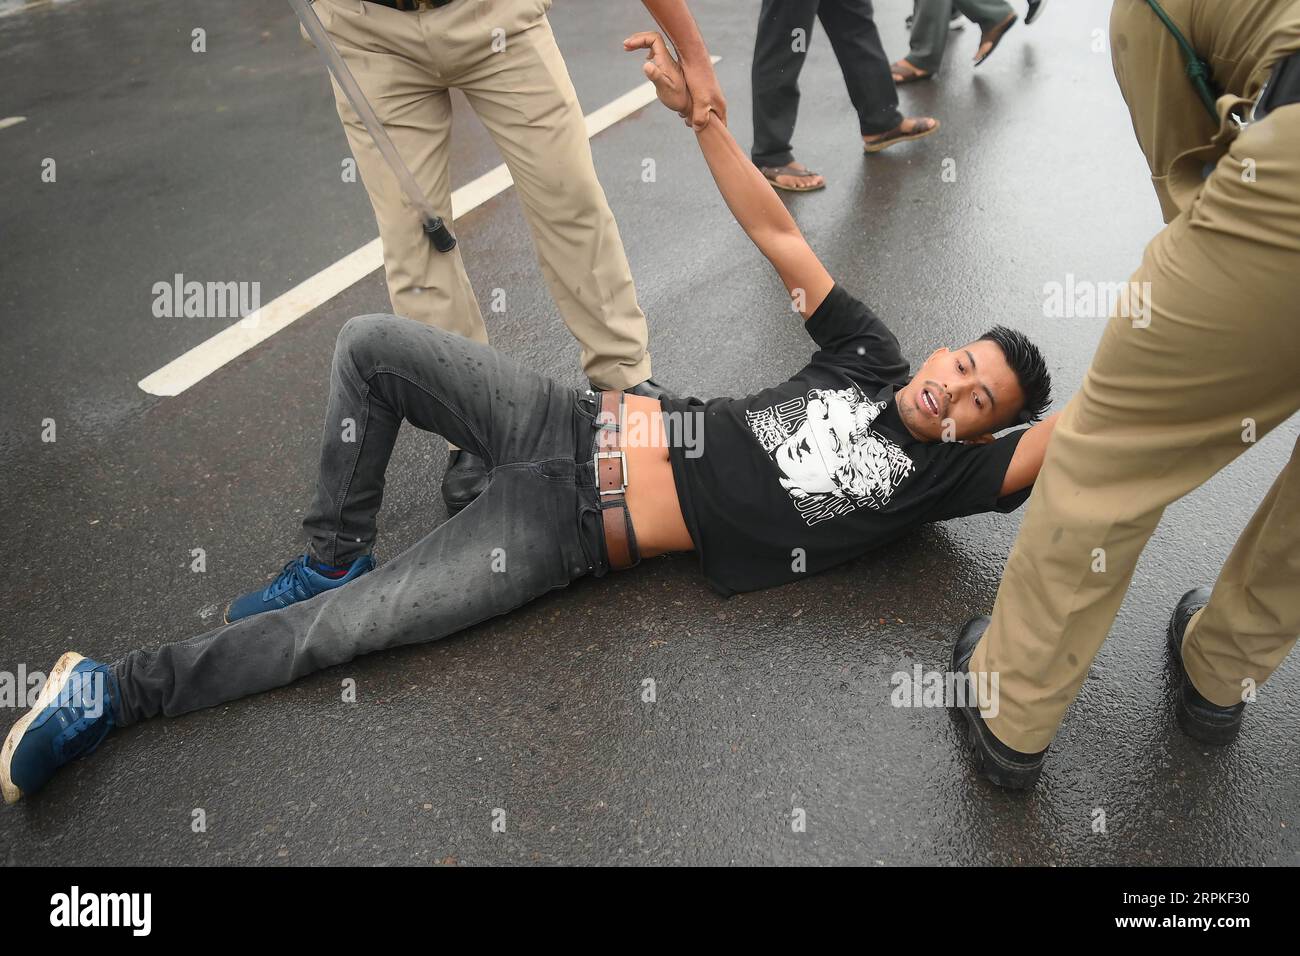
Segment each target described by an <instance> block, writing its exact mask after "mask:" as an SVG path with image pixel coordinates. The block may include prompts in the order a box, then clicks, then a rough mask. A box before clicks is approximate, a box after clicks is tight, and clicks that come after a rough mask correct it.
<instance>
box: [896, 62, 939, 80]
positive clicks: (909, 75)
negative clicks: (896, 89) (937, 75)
mask: <svg viewBox="0 0 1300 956" xmlns="http://www.w3.org/2000/svg"><path fill="white" fill-rule="evenodd" d="M889 72H890V75H891V76H893V78H894V85H895V86H903V85H905V84H907V83H916V82H918V81H919V80H929V79H933V77H934V74H933V73H930V72H928V71H926V70H919V69H917V68H916V67H915V66H914V65H913V64H912V62H911V61H910V60H899V61H898V62H897V63H892V64H890V67H889Z"/></svg>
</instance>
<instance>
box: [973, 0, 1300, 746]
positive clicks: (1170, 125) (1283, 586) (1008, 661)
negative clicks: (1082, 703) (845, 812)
mask: <svg viewBox="0 0 1300 956" xmlns="http://www.w3.org/2000/svg"><path fill="white" fill-rule="evenodd" d="M1164 5H1165V7H1166V9H1167V10H1168V11H1169V13H1170V15H1171V16H1172V17H1174V18H1175V20H1176V22H1179V24H1180V26H1182V27H1183V29H1184V32H1185V33H1186V34H1188V35H1189V37H1190V39H1191V40H1192V42H1193V43H1194V44H1195V45H1196V46H1197V49H1198V51H1199V52H1202V54H1203V55H1206V51H1207V49H1208V55H1206V58H1207V59H1209V60H1210V61H1211V62H1212V63H1213V64H1214V68H1215V76H1216V79H1217V80H1219V81H1220V82H1221V83H1222V82H1223V78H1224V77H1237V78H1238V79H1240V81H1241V85H1240V86H1238V87H1235V88H1233V87H1227V89H1228V90H1229V91H1230V93H1229V95H1225V96H1223V97H1221V98H1220V99H1219V103H1218V106H1219V113H1220V123H1219V128H1218V131H1217V132H1216V131H1215V129H1214V126H1213V124H1212V123H1211V122H1210V119H1209V117H1208V115H1207V114H1206V113H1205V112H1204V110H1203V108H1202V107H1201V106H1200V103H1199V101H1198V100H1197V99H1196V98H1195V94H1194V93H1193V92H1192V87H1191V84H1190V83H1189V81H1188V79H1187V76H1186V74H1185V73H1184V67H1183V61H1182V58H1181V57H1180V56H1179V52H1178V49H1177V47H1176V46H1175V43H1174V40H1173V38H1172V37H1171V36H1170V35H1169V33H1168V32H1167V31H1166V30H1165V29H1164V27H1163V26H1162V25H1161V24H1160V23H1159V21H1158V20H1156V18H1155V17H1154V15H1153V14H1152V13H1151V11H1150V9H1149V8H1148V7H1147V5H1146V3H1144V2H1141V0H1116V3H1115V6H1114V8H1113V11H1112V20H1111V43H1112V49H1113V50H1114V58H1115V68H1116V75H1117V77H1118V78H1119V81H1120V86H1121V88H1122V90H1123V91H1124V94H1125V98H1126V99H1127V100H1128V103H1129V106H1130V109H1131V111H1132V114H1133V120H1134V127H1135V130H1136V131H1137V134H1138V138H1139V142H1140V143H1141V145H1142V147H1143V149H1144V151H1145V152H1146V154H1147V156H1148V159H1150V160H1151V161H1152V175H1153V178H1154V179H1155V182H1156V186H1157V192H1158V193H1159V195H1160V199H1161V203H1162V206H1163V207H1164V209H1165V211H1166V217H1167V219H1171V220H1172V221H1169V224H1168V225H1167V226H1166V227H1165V229H1164V230H1162V231H1161V232H1160V233H1159V234H1158V235H1157V236H1156V237H1155V238H1154V239H1153V240H1152V241H1151V243H1150V244H1149V245H1148V246H1147V248H1146V251H1145V253H1144V255H1143V258H1142V264H1141V266H1140V267H1139V269H1138V270H1137V272H1136V273H1135V274H1134V275H1133V277H1132V283H1134V285H1131V286H1130V287H1129V288H1130V290H1131V291H1130V292H1129V294H1128V296H1127V299H1125V300H1122V301H1123V304H1124V305H1125V306H1126V309H1124V308H1117V309H1116V313H1115V314H1114V315H1112V317H1111V319H1110V322H1109V325H1108V326H1107V329H1106V331H1105V334H1104V335H1103V338H1102V341H1101V344H1100V346H1099V347H1098V349H1097V354H1096V355H1095V357H1094V358H1093V362H1092V366H1091V368H1090V369H1089V370H1088V373H1087V375H1086V377H1085V379H1084V382H1083V387H1082V389H1081V390H1080V391H1079V393H1078V394H1076V395H1075V396H1074V398H1073V399H1072V400H1071V401H1070V403H1069V404H1068V406H1067V407H1066V408H1065V410H1064V412H1063V413H1062V415H1061V418H1060V420H1059V422H1058V424H1057V426H1056V431H1055V434H1054V436H1053V438H1052V442H1051V445H1050V446H1049V448H1048V452H1047V457H1046V460H1045V462H1044V466H1043V471H1042V473H1041V475H1040V476H1039V478H1038V481H1037V483H1036V485H1035V488H1034V492H1033V495H1032V496H1031V498H1030V502H1029V506H1028V510H1027V512H1026V515H1025V519H1024V523H1023V525H1022V527H1021V530H1020V535H1019V537H1018V539H1017V541H1016V544H1015V547H1014V549H1013V551H1012V554H1011V557H1010V559H1009V561H1008V563H1007V567H1006V572H1005V574H1004V576H1003V579H1002V584H1001V587H1000V589H999V591H998V597H997V602H996V605H995V607H994V610H993V619H992V622H991V624H990V626H989V628H988V630H987V631H986V632H985V634H984V637H983V639H982V640H981V642H980V644H979V646H978V647H977V649H976V651H975V654H974V657H973V658H972V661H971V667H970V669H971V670H972V671H973V672H996V673H998V674H999V701H998V703H999V708H1000V709H999V712H998V713H997V715H996V716H995V717H990V718H989V719H988V726H989V728H990V729H991V730H992V731H993V733H994V734H995V735H996V736H997V737H998V739H999V740H1001V741H1002V742H1003V743H1005V744H1007V745H1008V746H1010V747H1013V748H1015V749H1016V750H1019V751H1022V752H1025V753H1034V752H1037V751H1040V750H1042V749H1044V748H1045V747H1047V745H1048V744H1049V743H1050V742H1051V741H1052V738H1053V737H1054V736H1055V734H1056V730H1057V727H1058V725H1059V724H1060V721H1061V719H1062V717H1063V716H1064V714H1065V711H1066V709H1067V708H1068V707H1069V705H1070V702H1071V701H1072V700H1073V699H1074V697H1075V695H1076V694H1077V692H1078V690H1079V687H1080V685H1081V684H1082V682H1083V680H1084V678H1085V676H1086V674H1087V671H1088V667H1089V665H1090V664H1091V662H1092V660H1093V657H1094V656H1095V655H1096V653H1097V650H1098V649H1099V648H1100V647H1101V643H1102V641H1103V640H1105V638H1106V636H1107V633H1108V631H1109V630H1110V627H1111V624H1112V623H1113V621H1114V618H1115V614H1116V612H1117V611H1118V609H1119V605H1120V603H1121V601H1122V600H1123V598H1124V594H1125V592H1126V591H1127V589H1128V584H1129V581H1130V579H1131V577H1132V574H1133V569H1134V566H1135V564H1136V562H1137V559H1138V556H1139V555H1140V554H1141V552H1142V549H1143V548H1144V546H1145V545H1146V543H1147V539H1148V538H1149V537H1150V536H1151V534H1152V532H1153V531H1154V530H1155V527H1156V525H1157V523H1158V522H1159V521H1160V517H1161V514H1162V513H1163V511H1164V509H1165V507H1166V506H1167V505H1169V504H1170V503H1171V502H1173V501H1175V500H1177V499H1179V498H1181V497H1182V496H1183V495H1186V494H1187V493H1188V492H1190V491H1192V490H1193V489H1195V488H1196V487H1198V486H1199V485H1201V484H1202V483H1203V482H1205V481H1206V480H1207V479H1208V478H1210V477H1211V476H1212V475H1214V474H1215V473H1216V472H1218V471H1219V470H1220V469H1222V468H1223V467H1224V466H1225V465H1227V464H1228V463H1229V462H1231V461H1232V460H1233V459H1235V458H1236V457H1237V456H1238V455H1241V454H1242V453H1244V452H1247V451H1249V450H1250V448H1251V447H1252V445H1253V443H1254V440H1255V439H1257V438H1260V437H1262V436H1264V435H1265V434H1267V433H1268V432H1269V431H1270V430H1271V429H1273V428H1275V427H1277V426H1278V425H1280V424H1282V423H1283V422H1285V421H1286V420H1287V418H1288V417H1289V416H1290V415H1292V414H1293V413H1294V412H1295V411H1296V410H1297V409H1298V408H1300V104H1297V105H1291V106H1286V107H1282V108H1280V109H1277V110H1276V111H1274V112H1273V113H1271V114H1270V115H1268V116H1267V117H1266V118H1265V119H1263V120H1261V121H1260V122H1258V123H1257V124H1254V125H1251V126H1250V127H1248V128H1247V129H1246V130H1245V131H1244V132H1242V133H1240V134H1239V135H1238V134H1237V130H1236V126H1235V124H1234V123H1233V122H1232V120H1231V119H1230V118H1229V117H1228V116H1227V112H1228V110H1230V109H1234V108H1235V109H1238V110H1239V111H1240V107H1241V106H1242V105H1243V104H1245V105H1246V106H1247V107H1248V105H1249V104H1248V103H1247V102H1246V101H1245V100H1244V99H1242V98H1240V97H1238V96H1235V95H1231V91H1233V90H1234V89H1235V91H1236V92H1242V91H1247V90H1248V91H1249V92H1250V94H1251V95H1253V94H1254V93H1256V92H1258V86H1259V84H1260V83H1261V82H1262V80H1263V78H1264V77H1265V76H1266V75H1267V72H1268V67H1269V66H1271V64H1272V63H1273V62H1275V61H1276V60H1277V59H1279V58H1280V55H1281V53H1282V52H1286V51H1289V50H1294V49H1296V48H1297V45H1300V4H1287V3H1284V2H1279V0H1240V2H1234V3H1232V4H1226V3H1225V4H1220V3H1217V2H1216V0H1167V2H1166V3H1165V4H1164ZM1229 7H1231V8H1232V9H1231V12H1229V11H1228V10H1227V8H1229ZM1261 9H1263V10H1266V11H1267V12H1268V13H1269V14H1270V16H1268V17H1264V18H1260V17H1256V16H1255V15H1256V14H1257V13H1258V11H1259V10H1261ZM1283 13H1285V14H1286V16H1285V17H1282V16H1281V14H1283ZM1252 18H1254V22H1255V23H1256V24H1257V25H1259V27H1260V31H1261V35H1256V36H1245V35H1243V34H1242V32H1241V29H1240V27H1241V24H1242V23H1243V22H1244V23H1251V22H1252ZM1279 20H1285V22H1279ZM1237 49H1240V50H1241V51H1243V54H1242V55H1243V56H1246V55H1248V56H1252V57H1254V60H1253V61H1252V62H1245V61H1244V60H1243V61H1238V60H1236V59H1234V56H1233V54H1234V51H1235V50H1237ZM1198 111H1199V115H1198ZM1241 115H1243V116H1244V115H1245V112H1241ZM1210 137H1213V138H1214V142H1213V143H1211V142H1210ZM1189 151H1191V153H1190V154H1189ZM1215 158H1217V163H1216V164H1215V165H1214V166H1213V172H1212V173H1211V174H1210V175H1209V177H1208V178H1206V179H1203V180H1202V178H1201V177H1200V175H1197V177H1196V179H1195V188H1194V189H1193V188H1192V183H1191V180H1189V179H1187V177H1186V176H1185V175H1183V174H1184V173H1185V172H1186V168H1185V167H1186V166H1187V164H1188V163H1189V162H1190V161H1192V160H1195V161H1196V167H1197V169H1198V171H1199V169H1201V168H1203V166H1204V162H1205V161H1206V160H1207V159H1209V160H1214V159H1215ZM1144 307H1149V324H1148V323H1147V321H1146V319H1147V316H1146V314H1145V313H1144ZM1126 310H1127V312H1128V314H1127V315H1126V314H1124V312H1125V311H1126ZM1207 506H1209V507H1212V505H1210V504H1209V503H1207ZM1194 583H1195V582H1188V584H1189V585H1191V584H1194ZM1176 597H1177V595H1172V594H1171V595H1170V603H1171V605H1172V602H1173V599H1174V598H1176ZM1152 632H1153V635H1154V633H1158V632H1159V631H1158V628H1157V627H1155V626H1153V627H1152ZM1297 635H1300V446H1298V447H1297V448H1296V449H1295V450H1294V451H1293V454H1292V458H1291V462H1290V464H1289V465H1288V466H1287V467H1286V468H1285V469H1283V471H1282V473H1281V474H1280V475H1279V476H1278V478H1277V480H1276V482H1275V483H1274V484H1273V487H1272V489H1271V490H1270V491H1269V492H1268V494H1267V495H1266V496H1265V498H1264V501H1263V503H1262V504H1261V505H1260V507H1259V510H1258V511H1257V512H1256V514H1255V516H1254V518H1253V519H1252V520H1251V522H1250V524H1249V525H1248V526H1247V528H1246V530H1245V532H1244V533H1243V534H1242V536H1241V538H1240V540H1239V541H1238V542H1237V544H1236V546H1235V547H1234V549H1233V551H1232V554H1231V556H1230V557H1229V559H1228V562H1227V564H1226V565H1225V566H1224V568H1223V570H1222V572H1221V574H1220V576H1219V580H1218V582H1217V583H1216V585H1215V587H1214V591H1213V597H1212V598H1211V600H1210V603H1209V605H1208V606H1207V607H1206V608H1204V609H1203V610H1202V611H1201V612H1200V613H1198V614H1197V616H1196V617H1195V618H1194V619H1193V620H1192V622H1191V624H1190V627H1189V629H1188V633H1187V637H1186V641H1185V644H1184V650H1183V656H1184V660H1185V662H1186V667H1187V671H1188V674H1189V676H1190V678H1191V681H1192V683H1193V684H1194V685H1195V687H1196V689H1197V690H1198V691H1200V693H1201V694H1202V695H1203V696H1205V697H1206V698H1208V699H1209V700H1211V701H1212V702H1214V703H1216V704H1219V705H1224V706H1227V705H1231V704H1235V703H1238V702H1240V701H1241V700H1242V699H1243V688H1244V687H1248V686H1250V683H1249V682H1253V683H1254V684H1256V685H1258V684H1261V683H1263V682H1264V681H1265V680H1266V679H1267V678H1268V676H1269V675H1270V674H1271V673H1272V672H1273V671H1274V669H1275V668H1277V666H1278V665H1279V664H1280V663H1281V661H1282V660H1283V658H1284V657H1285V656H1286V654H1287V652H1288V651H1289V650H1290V649H1291V647H1292V645H1294V644H1295V642H1296V638H1297Z"/></svg>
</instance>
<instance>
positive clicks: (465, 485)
mask: <svg viewBox="0 0 1300 956" xmlns="http://www.w3.org/2000/svg"><path fill="white" fill-rule="evenodd" d="M487 486H488V473H487V465H485V464H484V463H483V459H482V458H480V457H479V456H478V455H472V454H470V453H469V452H467V451H466V450H465V449H463V448H454V449H452V450H451V452H450V453H449V454H448V455H447V471H446V473H445V474H444V475H443V476H442V500H443V501H445V502H447V512H448V513H449V514H453V515H454V514H455V513H456V512H458V511H460V510H461V509H462V508H464V507H465V506H466V505H467V504H469V503H470V502H471V501H473V500H474V499H475V498H477V497H478V496H479V495H481V494H483V492H484V490H485V489H486V488H487Z"/></svg>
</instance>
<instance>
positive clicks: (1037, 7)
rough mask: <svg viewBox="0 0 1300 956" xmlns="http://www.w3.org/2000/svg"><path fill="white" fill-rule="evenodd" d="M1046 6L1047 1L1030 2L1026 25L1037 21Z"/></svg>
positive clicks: (1033, 0)
mask: <svg viewBox="0 0 1300 956" xmlns="http://www.w3.org/2000/svg"><path fill="white" fill-rule="evenodd" d="M1045 6H1047V0H1029V12H1028V13H1026V14H1025V23H1026V24H1030V23H1033V22H1034V21H1035V20H1037V19H1038V17H1039V15H1040V14H1041V13H1042V12H1043V8H1044V7H1045Z"/></svg>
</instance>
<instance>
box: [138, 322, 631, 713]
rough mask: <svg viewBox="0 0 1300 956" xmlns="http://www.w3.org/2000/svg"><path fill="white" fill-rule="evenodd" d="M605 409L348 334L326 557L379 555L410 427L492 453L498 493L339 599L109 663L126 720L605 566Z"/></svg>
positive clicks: (532, 593) (488, 612)
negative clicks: (379, 518) (597, 451)
mask: <svg viewBox="0 0 1300 956" xmlns="http://www.w3.org/2000/svg"><path fill="white" fill-rule="evenodd" d="M595 415H596V406H595V399H594V397H593V396H592V395H591V394H590V393H587V392H577V391H575V390H573V389H570V388H564V387H562V386H560V385H558V384H557V383H555V382H553V381H551V380H550V379H548V378H545V377H544V376H541V375H538V374H536V373H534V372H530V371H528V370H526V369H524V368H522V367H520V366H519V365H517V364H515V363H514V362H512V361H510V360H509V359H507V358H506V357H505V356H503V355H502V354H501V353H500V352H497V351H496V350H495V349H493V348H491V347H489V346H486V345H481V344H479V343H477V342H473V341H470V340H469V339H465V338H462V337H461V336H459V335H455V334H452V333H450V332H444V331H442V330H440V329H436V328H433V327H431V326H427V325H423V324H421V323H419V322H414V321H411V320H410V319H399V318H396V317H394V316H391V315H372V316H364V317H361V318H356V319H352V320H351V321H350V322H348V323H347V325H345V326H344V327H343V330H342V331H341V332H340V333H339V337H338V343H337V345H336V347H335V351H334V364H333V368H332V370H331V374H330V396H329V403H328V407H327V410H326V415H325V430H324V434H323V436H322V439H321V460H320V476H319V480H318V483H317V489H316V497H315V501H314V503H313V505H312V507H311V509H310V511H309V512H308V514H307V517H306V519H305V520H304V521H303V526H304V528H305V530H306V532H307V535H308V537H309V539H310V545H309V547H310V550H311V553H312V554H313V556H315V557H316V558H317V559H319V560H322V561H326V562H330V563H340V564H341V563H347V562H350V561H352V560H353V559H355V558H356V557H358V556H360V555H362V554H365V553H368V552H369V551H370V549H371V547H372V546H373V544H374V540H375V516H376V514H377V513H378V511H379V506H380V502H381V499H382V497H383V491H384V472H385V470H386V469H387V467H388V459H389V456H390V454H391V453H392V450H393V444H394V441H395V440H396V438H397V430H398V428H399V427H400V426H401V424H402V422H403V421H408V422H410V423H411V424H412V425H415V426H416V427H417V428H421V429H424V430H426V431H431V432H435V433H437V434H439V435H442V436H444V437H445V438H448V439H450V440H451V441H453V442H455V443H456V444H457V445H459V446H460V447H462V448H465V449H467V450H469V451H472V452H473V453H475V454H477V455H481V456H482V457H483V458H484V460H485V461H486V462H487V465H488V467H489V468H490V469H491V470H492V471H491V481H490V483H489V485H488V488H487V490H486V491H485V492H484V493H483V494H482V495H481V496H480V497H479V498H478V499H476V500H475V501H474V502H473V503H472V504H470V505H469V507H467V508H466V509H465V510H464V511H462V512H460V514H458V515H456V516H455V517H454V518H452V519H450V520H449V521H446V522H444V523H443V524H442V525H440V526H439V527H437V528H436V529H434V530H433V531H432V532H430V533H429V534H428V535H426V536H425V537H424V538H423V539H421V540H420V541H419V542H418V543H417V544H416V545H414V546H413V547H412V548H410V549H409V550H407V551H405V552H404V553H402V554H400V555H398V556H397V557H395V558H393V559H392V560H391V561H389V562H388V563H386V564H384V565H382V566H381V567H379V568H377V569H376V570H374V571H371V572H370V573H369V574H366V575H363V576H362V577H360V578H357V579H356V580H355V581H352V582H350V583H348V584H345V585H344V586H343V587H340V588H337V589H335V590H333V591H326V592H325V593H324V594H320V595H317V596H316V597H314V598H312V599H311V600H309V601H302V602H299V603H298V604H293V605H290V606H289V607H287V608H284V609H282V610H278V611H269V612H267V613H264V614H258V615H255V616H253V617H248V618H244V619H242V620H239V621H235V622H234V623H233V624H226V625H223V626H221V627H218V628H216V629H214V630H211V631H208V632H207V633H205V634H200V635H198V636H196V637H192V638H190V639H189V640H186V641H180V642H177V643H174V644H165V645H163V646H162V647H160V648H157V649H156V650H137V651H132V652H131V653H129V654H128V655H127V656H126V657H125V658H123V659H122V660H120V661H118V662H117V663H116V664H114V665H113V671H114V674H115V676H116V677H117V680H118V686H119V687H120V694H119V700H117V701H115V704H116V706H115V708H114V710H115V716H116V717H117V719H118V722H119V724H129V723H133V722H135V721H137V720H140V719H142V718H145V717H152V716H154V715H156V714H159V713H162V714H166V715H167V716H173V715H175V714H183V713H187V712H188V711H191V710H198V709H200V708H203V707H211V706H214V705H216V704H220V703H224V702H225V701H229V700H234V699H236V698H239V697H244V696H246V695H248V694H255V693H257V692H259V691H265V690H269V689H271V688H273V687H280V686H282V685H284V684H287V683H289V682H290V681H293V680H296V679H298V678H299V677H302V676H303V675H305V674H309V673H311V672H313V671H318V670H321V669H322V668H325V667H331V666H333V665H335V664H342V663H344V662H346V661H350V660H352V658H354V657H356V656H358V655H360V654H368V653H370V652H371V651H377V650H382V649H383V648H387V647H396V646H398V645H402V644H417V643H421V642H424V641H432V640H436V639H437V638H440V637H445V636H446V635H448V634H452V633H455V632H456V631H459V630H463V629H464V628H467V627H470V626H472V625H474V624H476V623H478V622H479V621H483V620H486V619H487V618H491V617H495V616H497V615H499V614H505V613H506V612H508V611H511V610H514V609H515V608H517V607H519V606H520V605H522V604H526V603H527V602H529V601H531V600H533V599H534V598H537V597H539V596H540V595H542V594H544V593H545V592H547V591H549V590H551V589H553V588H562V587H565V586H566V585H568V584H569V583H571V582H572V581H573V580H574V579H576V578H579V577H582V576H584V575H586V574H597V575H602V574H604V573H605V572H606V570H607V567H608V565H607V561H606V558H605V555H604V538H603V535H602V532H601V529H600V515H599V508H600V504H599V496H598V494H597V492H596V488H595V482H594V474H593V471H592V467H591V460H592V451H593V446H594V441H595Z"/></svg>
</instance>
